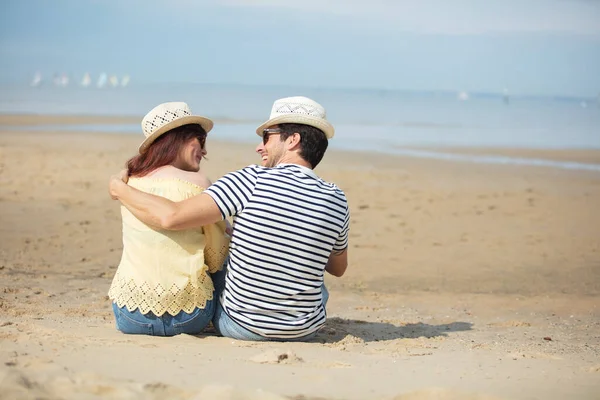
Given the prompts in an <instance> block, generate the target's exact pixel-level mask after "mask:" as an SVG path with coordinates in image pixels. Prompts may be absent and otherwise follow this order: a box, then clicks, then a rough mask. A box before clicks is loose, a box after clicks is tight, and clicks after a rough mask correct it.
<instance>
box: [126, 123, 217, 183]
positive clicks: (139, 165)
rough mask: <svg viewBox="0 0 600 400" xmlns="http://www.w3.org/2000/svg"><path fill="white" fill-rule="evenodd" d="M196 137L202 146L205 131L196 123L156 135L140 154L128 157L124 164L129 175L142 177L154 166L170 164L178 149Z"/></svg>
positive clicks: (204, 140) (153, 168) (152, 169)
mask: <svg viewBox="0 0 600 400" xmlns="http://www.w3.org/2000/svg"><path fill="white" fill-rule="evenodd" d="M193 138H197V139H198V140H199V141H200V146H202V148H204V145H205V143H206V132H205V131H204V129H202V127H201V126H200V125H198V124H188V125H183V126H180V127H178V128H174V129H171V130H170V131H168V132H167V133H164V134H162V135H161V136H159V137H158V139H156V140H155V141H154V142H153V143H152V144H151V145H150V146H149V147H148V148H147V149H146V151H145V152H143V153H142V154H138V155H136V156H134V157H132V158H130V159H129V160H128V161H127V163H126V164H125V166H126V167H127V172H128V175H129V176H137V177H142V176H145V175H148V174H149V173H150V172H152V171H154V170H155V169H156V168H160V167H164V166H165V165H170V164H172V163H173V162H174V161H175V159H177V155H178V154H179V150H180V149H181V148H182V147H183V146H184V145H185V144H186V143H187V142H188V141H189V140H190V139H193Z"/></svg>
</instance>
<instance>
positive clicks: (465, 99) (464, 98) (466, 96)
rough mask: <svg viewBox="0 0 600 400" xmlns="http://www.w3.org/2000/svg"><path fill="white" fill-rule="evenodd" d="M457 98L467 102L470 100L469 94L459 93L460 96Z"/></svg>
mask: <svg viewBox="0 0 600 400" xmlns="http://www.w3.org/2000/svg"><path fill="white" fill-rule="evenodd" d="M456 98H457V99H458V100H460V101H467V100H469V93H467V92H459V93H458V95H457V96H456Z"/></svg>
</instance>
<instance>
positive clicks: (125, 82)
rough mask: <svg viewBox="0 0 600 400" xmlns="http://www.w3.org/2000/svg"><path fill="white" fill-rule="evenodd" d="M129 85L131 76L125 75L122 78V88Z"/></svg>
mask: <svg viewBox="0 0 600 400" xmlns="http://www.w3.org/2000/svg"><path fill="white" fill-rule="evenodd" d="M127 85H129V75H125V76H124V77H123V78H121V86H122V87H125V86H127Z"/></svg>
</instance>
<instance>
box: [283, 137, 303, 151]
mask: <svg viewBox="0 0 600 400" xmlns="http://www.w3.org/2000/svg"><path fill="white" fill-rule="evenodd" d="M286 141H287V143H288V149H289V150H297V149H298V148H299V147H300V134H299V133H294V134H293V135H290V136H288V138H287V140H286Z"/></svg>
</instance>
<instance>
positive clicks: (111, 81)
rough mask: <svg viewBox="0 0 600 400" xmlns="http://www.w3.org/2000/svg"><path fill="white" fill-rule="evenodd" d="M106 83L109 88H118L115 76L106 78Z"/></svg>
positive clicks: (117, 80)
mask: <svg viewBox="0 0 600 400" xmlns="http://www.w3.org/2000/svg"><path fill="white" fill-rule="evenodd" d="M108 83H110V86H112V87H117V86H119V78H117V76H116V75H111V76H109V77H108Z"/></svg>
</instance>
